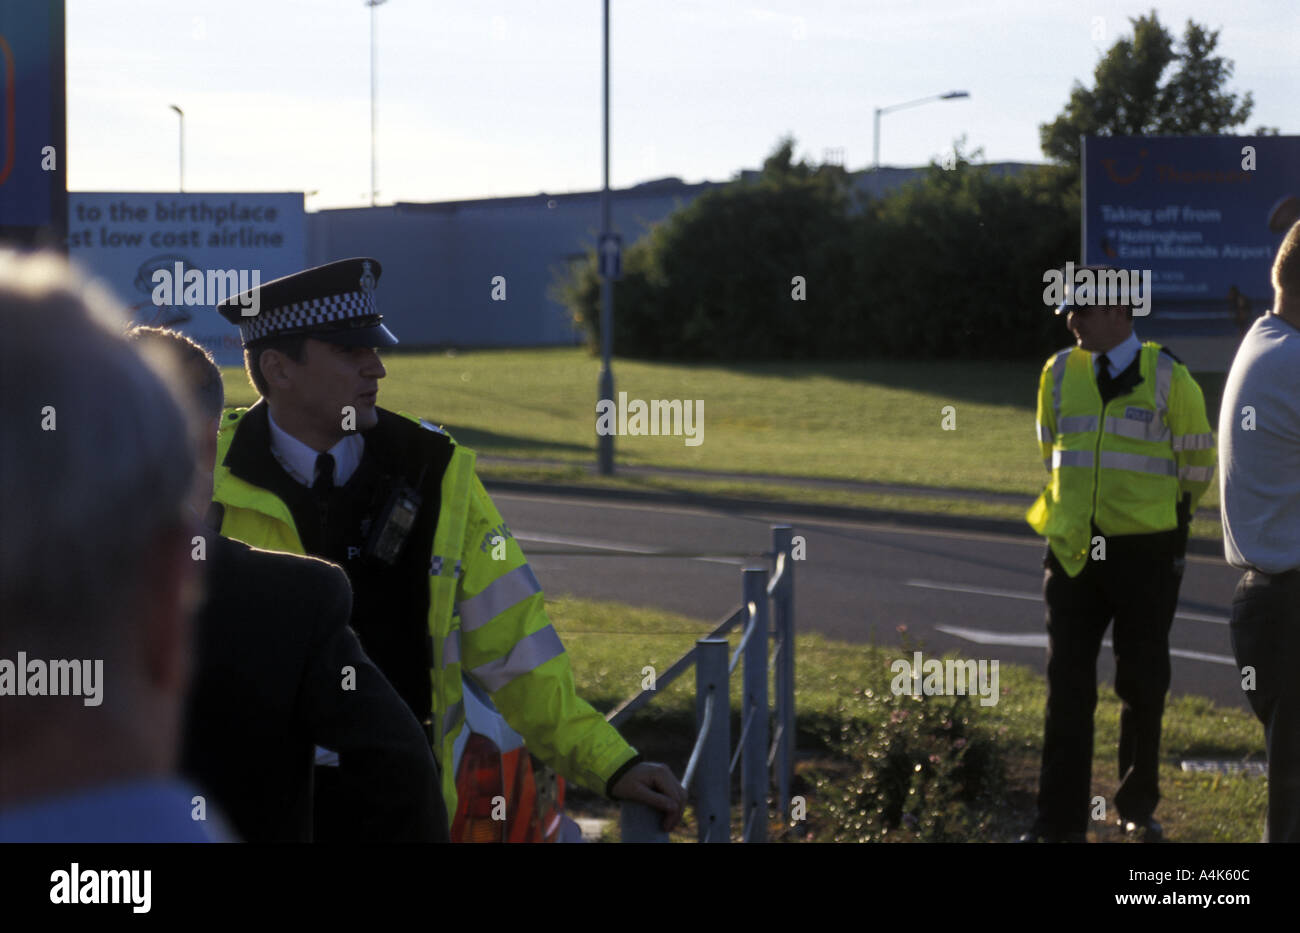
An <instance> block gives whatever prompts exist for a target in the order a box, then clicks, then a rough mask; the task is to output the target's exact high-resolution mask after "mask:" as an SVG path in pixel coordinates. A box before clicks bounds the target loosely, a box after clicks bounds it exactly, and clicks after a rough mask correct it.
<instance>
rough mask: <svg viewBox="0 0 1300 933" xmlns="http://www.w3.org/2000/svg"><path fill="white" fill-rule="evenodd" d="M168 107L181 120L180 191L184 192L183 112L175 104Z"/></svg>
mask: <svg viewBox="0 0 1300 933" xmlns="http://www.w3.org/2000/svg"><path fill="white" fill-rule="evenodd" d="M170 106H171V108H172V110H175V111H176V115H177V116H178V117H180V118H181V187H180V190H181V191H184V190H185V111H184V110H182V109H181V108H180V107H177V106H176V105H175V104H171V105H170Z"/></svg>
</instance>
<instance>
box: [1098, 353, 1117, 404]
mask: <svg viewBox="0 0 1300 933" xmlns="http://www.w3.org/2000/svg"><path fill="white" fill-rule="evenodd" d="M1114 382H1115V380H1114V379H1112V378H1111V375H1110V359H1109V358H1108V357H1107V356H1106V354H1105V353H1103V354H1102V355H1101V356H1099V357H1097V390H1098V391H1099V392H1100V393H1101V397H1102V400H1103V401H1107V402H1108V401H1110V400H1111V398H1112V397H1113V396H1112V395H1111V391H1112V387H1113V384H1114Z"/></svg>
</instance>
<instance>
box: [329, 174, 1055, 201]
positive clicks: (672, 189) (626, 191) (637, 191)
mask: <svg viewBox="0 0 1300 933" xmlns="http://www.w3.org/2000/svg"><path fill="white" fill-rule="evenodd" d="M1042 164H1044V163H1036V162H982V163H978V167H980V168H985V169H989V170H990V171H992V172H993V174H995V175H998V176H1005V175H1018V174H1020V173H1021V172H1023V171H1025V170H1027V169H1031V168H1038V167H1040V166H1041V165H1042ZM928 170H929V166H918V167H913V168H899V167H893V166H881V167H880V168H879V169H878V170H876V171H872V170H871V169H862V170H860V171H857V172H849V173H848V174H849V177H850V178H851V179H852V182H853V187H854V189H855V190H857V191H860V192H862V193H863V194H866V195H869V196H870V197H873V198H875V197H882V196H884V195H886V194H888V193H889V192H891V191H893V190H895V189H897V188H901V187H902V186H903V185H905V184H907V183H908V182H911V181H916V180H918V179H920V178H921V177H922V176H924V174H925V173H926V172H927V171H928ZM760 174H761V173H760V172H759V171H758V170H756V169H742V170H741V171H740V172H739V173H738V175H737V178H738V179H739V180H743V181H753V180H755V179H757V178H758V177H759V175H760ZM729 184H732V181H700V182H684V181H682V180H681V179H680V178H678V177H676V176H673V175H670V176H667V177H665V178H654V179H650V180H648V181H643V182H638V183H637V184H635V185H633V186H632V187H630V188H611V189H610V194H611V195H614V196H615V197H616V198H617V199H618V200H619V201H620V202H623V203H626V202H627V201H628V200H630V199H635V198H662V197H664V196H665V195H668V196H673V195H678V196H681V197H685V198H688V199H694V198H695V197H696V196H698V195H701V194H703V193H704V192H705V191H708V190H710V189H713V188H722V187H725V186H726V185H729ZM599 198H600V191H599V190H595V191H570V192H565V193H556V194H553V193H550V192H546V191H542V192H539V193H537V194H520V195H507V196H505V197H493V198H465V199H462V200H458V201H398V202H397V203H396V204H392V205H385V206H380V207H373V208H372V207H340V208H327V209H326V210H328V211H330V212H342V211H392V212H395V213H399V214H401V213H408V212H410V213H423V212H428V211H433V212H447V213H454V212H456V211H460V210H465V209H483V208H489V209H490V208H498V207H525V206H547V205H548V203H549V202H551V201H554V202H556V203H561V202H564V203H573V202H575V201H577V202H583V201H595V200H599ZM320 213H324V211H321V212H320Z"/></svg>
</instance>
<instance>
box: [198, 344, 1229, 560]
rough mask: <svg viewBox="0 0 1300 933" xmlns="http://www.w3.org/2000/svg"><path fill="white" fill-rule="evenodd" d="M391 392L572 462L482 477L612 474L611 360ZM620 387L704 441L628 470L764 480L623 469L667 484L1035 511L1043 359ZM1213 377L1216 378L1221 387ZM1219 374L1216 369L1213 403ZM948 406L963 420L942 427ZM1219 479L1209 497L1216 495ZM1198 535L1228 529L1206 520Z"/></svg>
mask: <svg viewBox="0 0 1300 933" xmlns="http://www.w3.org/2000/svg"><path fill="white" fill-rule="evenodd" d="M384 362H385V366H386V367H387V368H388V377H387V378H386V379H385V380H384V381H383V383H382V385H381V388H380V404H381V405H383V406H384V407H385V408H389V409H393V410H400V411H409V412H412V413H416V414H419V415H421V416H424V417H428V418H430V419H431V420H434V421H436V422H437V423H439V424H443V425H445V426H446V427H447V429H448V430H449V431H451V432H452V434H453V435H454V436H455V437H456V439H457V440H458V441H459V442H461V443H463V444H465V445H467V446H469V447H472V448H474V449H475V450H477V451H479V452H480V453H482V454H491V455H495V456H500V457H513V458H516V459H527V458H533V459H548V460H558V461H563V462H565V463H572V464H573V468H572V470H570V469H568V468H566V467H560V468H553V469H545V468H544V469H534V468H528V467H513V466H494V467H492V468H485V469H484V473H485V475H495V476H499V477H501V478H507V477H513V478H523V477H525V476H530V477H532V478H533V479H534V480H535V481H547V480H550V481H564V482H570V483H581V484H590V485H593V486H598V485H601V484H602V483H605V484H608V483H609V482H610V481H609V480H601V481H598V480H596V479H595V478H593V477H591V476H590V475H589V474H588V473H587V472H586V471H585V470H584V469H583V467H584V466H586V465H588V464H591V463H592V462H594V460H595V434H594V431H595V427H594V425H595V407H594V393H595V387H596V379H597V374H598V371H599V361H598V360H596V359H594V358H592V357H591V356H590V355H588V354H587V352H586V351H585V350H582V349H576V348H560V349H533V350H481V351H472V352H466V351H459V352H456V351H446V352H418V353H400V354H398V353H394V354H390V355H388V356H386V357H385V359H384ZM615 365H616V372H617V383H616V385H617V389H618V391H620V392H626V393H627V394H628V397H629V398H641V399H656V398H667V399H688V400H689V399H699V400H701V401H702V402H703V431H702V433H701V434H700V435H699V437H700V438H701V439H702V443H700V444H699V445H698V446H687V445H686V444H685V443H684V439H683V438H679V437H662V436H638V437H630V436H623V437H619V438H618V442H617V446H618V460H619V462H620V463H622V464H627V465H637V466H659V467H672V468H681V469H697V470H704V471H712V472H721V473H747V474H751V475H754V476H755V479H753V480H747V479H738V480H726V481H718V480H704V479H694V478H690V477H656V478H654V479H653V480H650V479H640V480H627V479H616V480H614V481H613V482H614V483H615V484H619V483H626V484H640V485H641V486H643V487H644V488H654V489H658V490H660V491H664V492H675V491H683V490H684V491H703V492H710V493H713V494H716V495H741V496H745V497H749V498H770V499H774V500H776V499H779V500H784V501H792V502H806V503H815V504H825V503H831V504H842V505H858V506H861V507H864V508H875V509H897V510H900V511H909V512H926V513H937V514H952V515H972V516H986V517H1006V518H1012V519H1015V520H1020V519H1022V518H1023V515H1024V509H1023V508H1021V507H1020V506H1017V505H1015V504H1008V503H987V502H979V501H977V500H971V499H962V498H961V497H958V496H952V497H944V496H942V495H941V494H940V495H935V496H903V495H898V496H894V495H887V494H881V495H877V494H874V493H862V492H839V491H835V490H826V489H818V488H816V487H809V486H801V485H795V484H790V485H788V486H785V485H781V484H775V483H772V482H771V481H770V480H764V479H761V478H759V477H761V476H763V475H770V476H805V477H815V478H822V479H840V480H860V481H870V482H879V483H888V484H898V485H908V486H917V485H920V486H927V487H932V488H935V489H936V490H942V489H944V488H949V489H954V490H970V491H984V492H1001V493H1014V494H1017V495H1022V496H1024V498H1025V502H1026V507H1027V506H1028V503H1029V502H1032V500H1033V499H1034V497H1035V496H1037V495H1038V493H1039V491H1040V490H1041V488H1042V483H1043V468H1042V465H1041V462H1040V458H1039V451H1038V446H1037V443H1036V442H1035V440H1034V427H1033V425H1034V404H1035V393H1036V388H1037V379H1038V373H1039V364H1038V363H1034V362H1011V363H1008V362H984V361H966V360H950V361H929V362H907V361H896V360H871V361H861V362H818V363H789V362H773V363H754V364H748V365H731V366H721V365H700V364H690V365H687V364H679V363H656V362H645V361H636V360H616V361H615ZM223 375H224V377H225V384H226V394H227V400H228V403H229V404H230V405H247V404H251V403H252V402H253V401H254V400H255V399H256V394H255V393H254V392H253V390H252V388H251V386H249V384H248V380H247V378H246V377H245V375H244V373H243V371H242V370H241V369H239V368H238V367H226V368H225V369H224V370H223ZM1216 380H1217V381H1216ZM1219 381H1221V379H1218V377H1213V376H1210V377H1204V378H1203V384H1205V385H1206V395H1207V400H1208V401H1209V404H1210V408H1211V423H1215V412H1216V411H1217V392H1218V391H1219V387H1218V384H1219ZM947 406H952V414H953V418H954V419H955V420H954V421H953V422H951V423H952V424H954V425H955V429H954V430H944V429H943V422H944V420H945V410H946V408H947ZM1217 495H1218V490H1217V486H1216V487H1214V488H1212V489H1211V490H1210V491H1209V492H1208V493H1207V494H1206V497H1205V499H1204V500H1203V501H1202V503H1201V504H1202V506H1206V507H1213V506H1214V505H1216V503H1217V501H1218V500H1217ZM1193 533H1194V534H1197V535H1198V536H1205V537H1215V538H1217V537H1220V532H1219V530H1218V523H1217V522H1214V521H1208V520H1200V521H1199V522H1198V525H1197V526H1196V527H1194V528H1193Z"/></svg>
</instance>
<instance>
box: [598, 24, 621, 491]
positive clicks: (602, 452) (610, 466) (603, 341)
mask: <svg viewBox="0 0 1300 933" xmlns="http://www.w3.org/2000/svg"><path fill="white" fill-rule="evenodd" d="M603 23H604V29H603V34H604V35H603V40H602V41H603V46H602V56H601V58H602V72H603V78H602V80H603V89H604V90H603V105H602V106H603V108H604V142H603V146H604V163H605V180H604V183H603V184H602V185H601V189H600V244H601V249H600V250H598V251H597V262H598V263H600V267H601V269H602V273H601V276H600V388H599V395H600V398H601V399H609V400H610V401H611V402H612V401H613V399H614V369H613V362H612V360H611V359H610V357H611V356H612V355H613V352H614V283H613V281H612V279H613V274H614V273H613V269H612V268H611V267H612V266H613V265H614V264H615V263H616V259H615V258H614V257H612V256H611V257H608V258H603V257H602V256H601V255H600V253H602V252H604V251H605V248H606V246H607V244H611V243H613V242H614V241H613V239H612V232H611V231H610V223H609V0H605V2H604V18H603ZM596 466H597V469H599V471H600V474H601V476H612V475H613V473H614V437H613V435H612V434H611V433H610V432H608V431H606V432H603V433H600V434H598V435H597V437H596Z"/></svg>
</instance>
